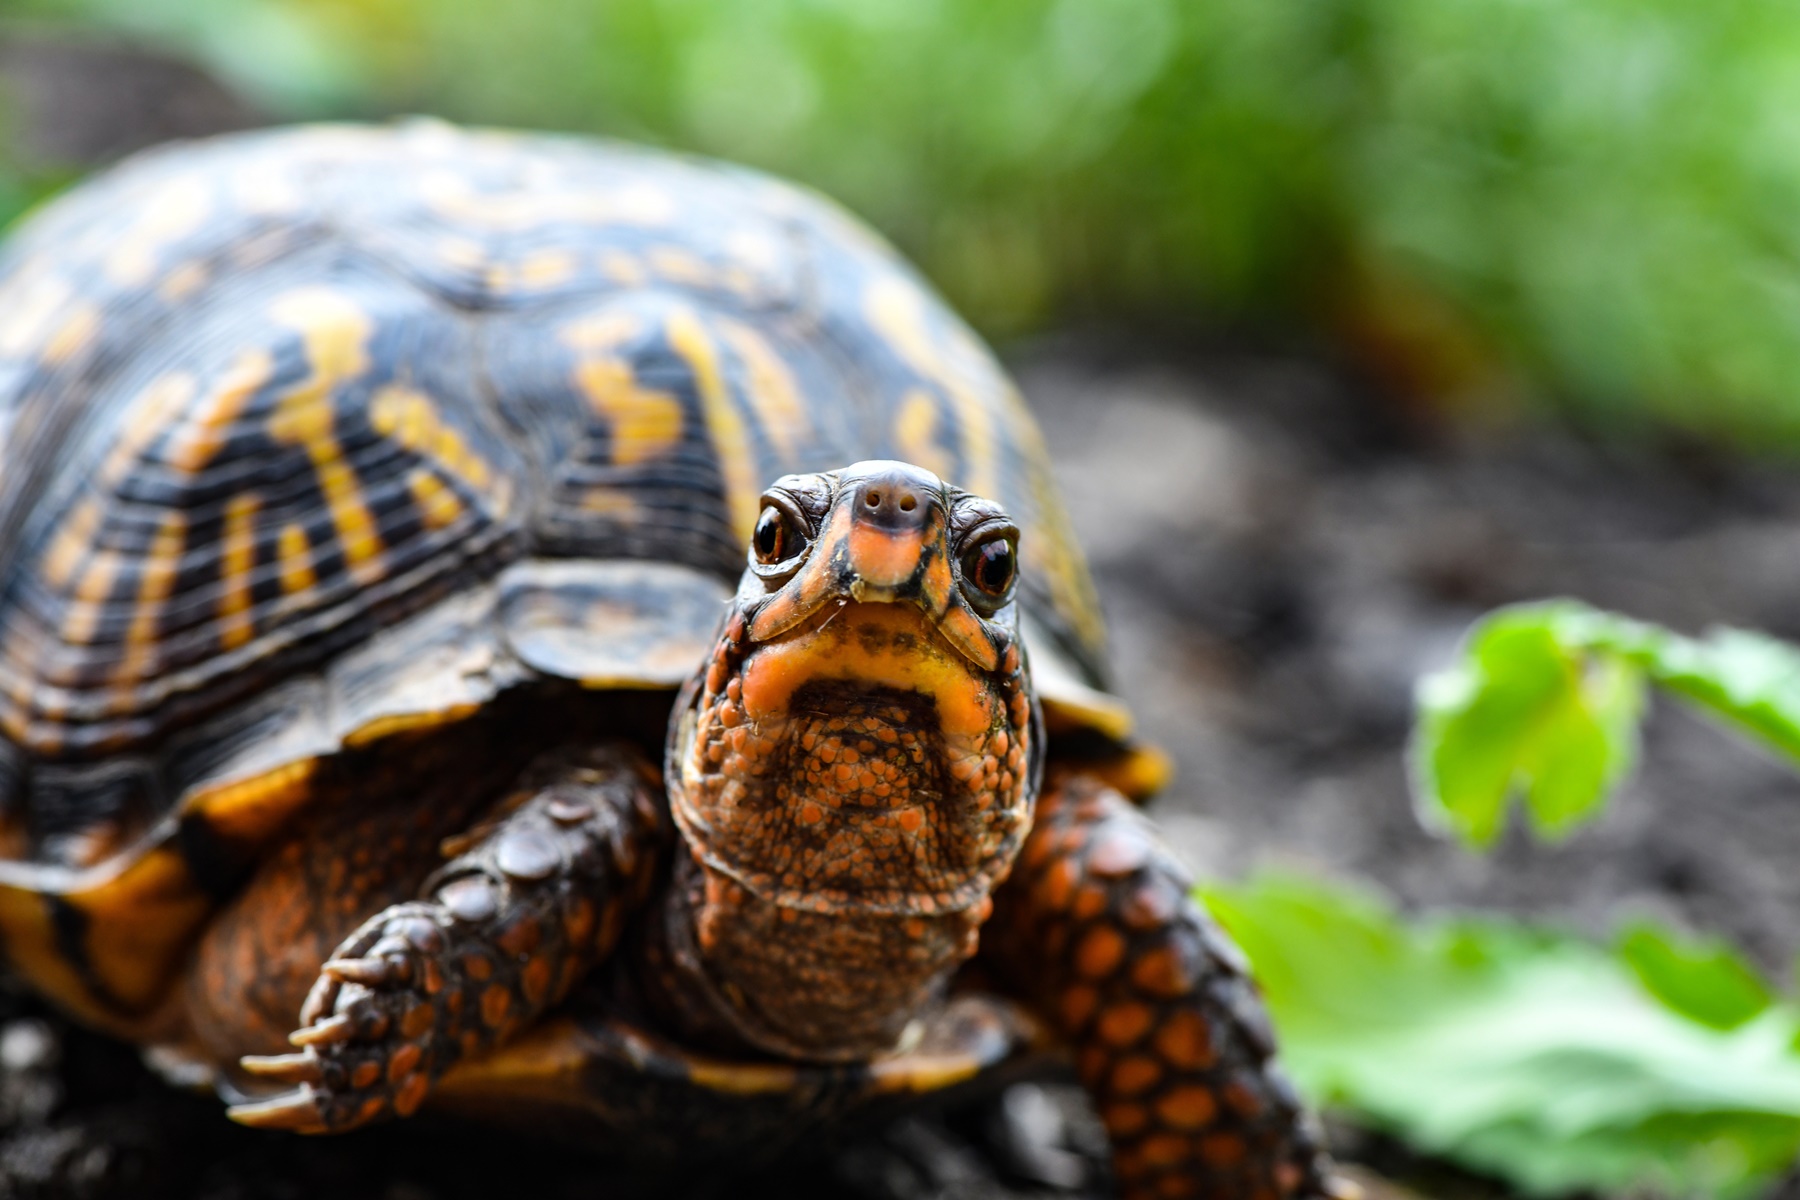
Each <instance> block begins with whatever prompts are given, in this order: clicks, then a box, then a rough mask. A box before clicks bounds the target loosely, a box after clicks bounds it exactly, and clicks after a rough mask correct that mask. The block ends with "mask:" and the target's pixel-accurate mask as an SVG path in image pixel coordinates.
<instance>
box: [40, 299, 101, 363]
mask: <svg viewBox="0 0 1800 1200" xmlns="http://www.w3.org/2000/svg"><path fill="white" fill-rule="evenodd" d="M99 332H100V310H99V309H98V308H97V307H95V306H94V305H92V304H86V303H83V304H76V305H74V306H73V307H71V308H70V309H69V311H68V312H67V314H65V315H64V317H63V319H62V321H61V322H60V323H59V324H58V325H57V326H56V331H55V332H54V333H52V334H51V335H50V337H49V339H48V340H46V341H45V342H44V349H43V353H42V354H41V355H40V357H41V358H42V360H43V363H44V365H45V366H49V367H55V366H61V365H62V364H63V363H66V362H68V361H69V360H70V359H72V358H74V357H75V356H76V355H77V354H80V353H81V352H82V351H83V350H85V349H87V348H88V346H89V345H90V344H92V342H93V340H94V335H95V334H96V333H99Z"/></svg>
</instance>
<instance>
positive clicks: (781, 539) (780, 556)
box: [750, 504, 806, 566]
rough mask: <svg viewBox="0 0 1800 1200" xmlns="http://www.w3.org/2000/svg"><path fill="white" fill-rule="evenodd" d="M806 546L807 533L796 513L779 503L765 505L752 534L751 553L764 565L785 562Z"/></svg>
mask: <svg viewBox="0 0 1800 1200" xmlns="http://www.w3.org/2000/svg"><path fill="white" fill-rule="evenodd" d="M805 548H806V534H805V532H803V531H802V530H801V529H800V523H799V521H797V520H795V519H794V515H793V514H792V513H790V512H788V511H787V510H786V509H784V508H782V507H781V506H780V505H779V504H765V505H763V510H762V516H761V517H759V518H757V521H756V532H755V533H753V534H751V535H750V553H751V554H753V555H755V556H756V561H757V562H759V563H761V564H762V565H764V566H770V565H772V564H774V563H778V562H785V561H787V560H788V559H790V558H792V557H794V555H796V554H798V553H800V551H802V550H804V549H805Z"/></svg>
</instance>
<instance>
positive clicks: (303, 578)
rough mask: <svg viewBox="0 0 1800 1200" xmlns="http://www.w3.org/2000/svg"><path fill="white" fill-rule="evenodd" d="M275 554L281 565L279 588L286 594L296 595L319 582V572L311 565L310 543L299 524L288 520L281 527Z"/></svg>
mask: <svg viewBox="0 0 1800 1200" xmlns="http://www.w3.org/2000/svg"><path fill="white" fill-rule="evenodd" d="M276 554H277V556H278V558H279V560H280V567H281V590H282V592H283V593H285V594H286V595H289V596H293V595H297V594H299V593H301V592H304V591H306V590H307V589H308V588H311V587H313V586H314V585H316V584H317V583H318V582H319V572H318V571H317V569H316V568H314V566H313V557H312V543H311V542H309V541H308V540H307V538H306V530H305V529H303V528H302V527H300V526H299V525H297V524H293V523H291V522H290V523H289V524H287V525H283V526H282V527H281V537H280V540H279V542H278V543H277V545H276Z"/></svg>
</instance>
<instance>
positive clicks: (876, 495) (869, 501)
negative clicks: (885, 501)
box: [863, 492, 881, 508]
mask: <svg viewBox="0 0 1800 1200" xmlns="http://www.w3.org/2000/svg"><path fill="white" fill-rule="evenodd" d="M863 503H864V504H866V505H868V506H869V507H870V508H880V507H881V493H880V492H869V493H867V494H865V495H864V496H863Z"/></svg>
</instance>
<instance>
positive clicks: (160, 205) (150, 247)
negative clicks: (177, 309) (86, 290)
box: [105, 176, 213, 287]
mask: <svg viewBox="0 0 1800 1200" xmlns="http://www.w3.org/2000/svg"><path fill="white" fill-rule="evenodd" d="M134 200H135V203H134V204H133V207H134V208H135V209H136V210H137V212H138V214H139V216H138V219H137V220H136V221H135V222H134V223H133V224H132V226H131V228H130V229H128V230H126V231H125V233H124V235H123V236H122V237H120V238H119V240H118V241H117V242H116V243H115V244H114V246H113V249H112V252H111V253H110V254H108V255H107V256H106V263H105V269H106V275H107V278H109V279H111V280H112V281H113V282H114V283H116V284H119V285H121V286H123V287H136V286H139V285H142V284H145V283H148V282H150V279H151V277H152V276H154V275H155V274H156V268H157V262H158V259H159V258H160V257H161V256H162V252H163V250H164V249H165V248H166V247H168V246H169V245H170V244H172V243H174V242H177V241H179V240H180V239H182V238H184V237H186V236H187V235H188V234H190V233H193V232H194V231H195V230H197V229H199V228H200V226H201V225H202V224H203V223H204V222H205V221H206V218H207V217H208V216H210V215H211V214H212V208H213V200H212V193H211V191H210V190H209V189H208V188H207V186H206V185H205V184H204V183H203V182H202V181H201V180H200V179H198V178H194V177H192V176H187V177H179V178H176V179H174V180H172V181H170V182H169V183H167V184H165V185H163V186H162V187H161V188H158V189H157V190H156V191H154V192H152V193H151V194H150V195H148V196H142V197H135V198H134Z"/></svg>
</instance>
